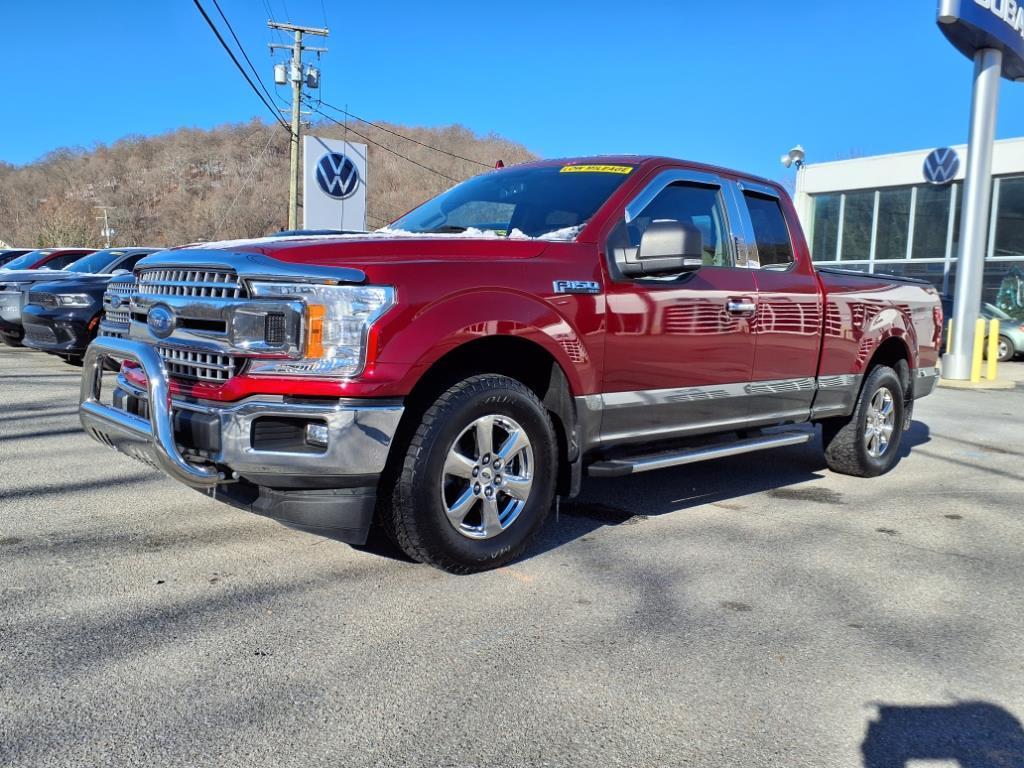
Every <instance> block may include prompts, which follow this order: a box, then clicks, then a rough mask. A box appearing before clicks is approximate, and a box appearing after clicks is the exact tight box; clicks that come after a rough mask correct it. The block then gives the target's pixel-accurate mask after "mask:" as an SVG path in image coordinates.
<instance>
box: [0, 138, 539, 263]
mask: <svg viewBox="0 0 1024 768" xmlns="http://www.w3.org/2000/svg"><path fill="white" fill-rule="evenodd" d="M352 127H353V129H354V130H358V132H359V133H360V134H362V135H363V136H365V137H367V138H369V139H371V140H372V141H373V142H376V143H377V144H379V145H383V146H384V147H388V148H390V149H392V150H394V152H397V153H400V154H401V155H405V156H406V157H408V158H410V159H412V160H415V161H416V162H417V163H420V164H422V165H424V166H427V167H428V168H431V169H434V170H436V171H438V172H439V173H440V174H444V175H445V176H449V177H451V178H454V179H458V180H461V179H465V178H469V177H470V176H473V175H476V174H477V173H480V172H483V171H485V170H486V168H485V167H484V166H482V165H476V164H474V163H470V162H467V161H466V160H462V159H458V158H456V157H453V156H451V155H447V154H442V153H439V152H435V151H433V150H432V149H428V148H426V147H423V146H420V145H417V144H415V143H413V142H410V141H407V140H405V139H403V138H400V137H398V136H396V135H394V134H393V133H390V132H389V131H394V132H397V133H401V134H403V135H404V136H409V137H411V138H413V139H416V140H417V141H419V142H422V143H423V144H427V145H431V146H434V147H441V148H444V149H446V150H448V151H449V152H451V153H452V154H454V155H461V156H462V157H465V158H471V159H474V160H478V161H479V162H480V163H483V164H485V165H486V166H493V165H494V163H495V162H496V161H497V160H499V159H500V160H503V161H504V162H505V163H506V164H508V165H511V164H513V163H519V162H523V161H525V160H529V159H532V157H533V155H531V153H530V152H529V151H528V150H527V149H526V148H525V147H523V146H522V145H520V144H516V143H513V142H511V141H507V140H505V139H502V138H500V137H497V136H493V135H491V136H477V135H475V134H474V133H472V132H471V131H469V130H467V129H465V128H463V127H461V126H450V127H446V128H436V129H432V128H410V127H405V126H394V125H388V124H380V127H379V128H378V127H372V126H368V125H365V124H362V123H355V124H353V126H352ZM311 132H312V133H314V134H316V135H318V136H325V137H329V138H339V139H340V138H345V137H346V133H348V136H347V137H348V139H349V140H350V141H354V142H363V143H367V142H364V140H363V139H362V138H360V137H359V136H357V135H355V134H354V133H352V132H347V131H346V129H345V128H343V127H341V126H337V125H334V124H318V125H315V126H314V127H313V129H312V131H311ZM288 149H289V144H288V133H287V131H285V130H283V129H282V128H281V127H279V126H270V125H267V124H265V123H262V122H259V121H253V122H251V123H245V124H233V125H225V126H222V127H219V128H216V129H213V130H197V129H190V128H182V129H179V130H177V131H174V132H173V133H168V134H164V135H161V136H154V137H141V136H128V137H126V138H124V139H121V140H120V141H117V142H115V143H114V144H111V145H109V146H107V145H97V146H95V147H93V148H91V149H83V148H74V149H68V148H65V149H59V150H56V151H54V152H51V153H49V154H48V155H46V156H44V157H43V158H41V159H40V160H38V161H36V162H34V163H30V164H27V165H23V166H13V165H9V164H4V163H0V241H6V242H7V243H10V244H12V245H18V246H23V247H42V246H52V245H84V246H99V245H101V244H102V238H101V236H100V229H101V225H100V224H99V222H98V221H97V219H96V217H97V215H98V214H99V211H98V210H97V208H96V206H99V205H105V206H111V210H110V212H109V215H110V224H111V227H112V228H113V229H115V230H116V233H117V234H116V235H115V237H114V238H113V242H114V244H116V245H157V246H171V245H178V244H182V243H187V242H192V241H197V240H213V239H222V238H235V237H255V236H260V235H265V234H269V233H271V232H275V231H277V230H280V229H282V228H284V227H285V225H286V223H287V206H288ZM367 175H368V177H369V179H368V184H367V189H368V194H367V208H368V217H367V226H369V227H377V226H381V225H383V224H385V223H387V222H389V221H391V220H393V219H394V218H396V217H398V216H400V215H401V214H402V213H404V212H405V211H407V210H409V209H410V208H412V207H413V206H415V205H417V204H418V203H420V202H422V201H423V200H425V199H427V198H429V197H431V196H433V195H435V194H437V193H438V192H441V191H442V190H444V189H446V188H447V187H449V186H451V184H452V182H451V181H449V180H447V179H445V178H443V177H442V176H440V175H438V174H435V173H432V172H430V171H428V170H425V169H423V168H421V167H419V166H417V165H415V164H413V163H410V162H408V161H407V160H404V159H402V158H400V157H398V156H397V155H396V154H394V153H393V152H389V151H387V150H386V149H382V148H381V147H380V146H375V145H374V144H370V146H369V165H368V173H367Z"/></svg>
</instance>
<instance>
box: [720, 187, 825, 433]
mask: <svg viewBox="0 0 1024 768" xmlns="http://www.w3.org/2000/svg"><path fill="white" fill-rule="evenodd" d="M734 194H736V195H737V197H738V198H740V200H739V202H740V203H741V206H740V207H741V211H742V213H743V216H744V227H745V229H746V232H745V234H746V240H747V242H748V243H749V247H748V249H747V266H748V267H749V268H750V271H751V274H752V275H753V276H754V283H755V285H756V287H757V316H756V319H755V322H754V340H755V351H754V374H753V383H752V384H751V387H750V398H749V402H750V410H751V420H752V421H753V422H756V423H778V422H782V421H804V420H806V419H807V418H808V417H809V415H810V409H811V403H812V402H813V400H814V394H815V391H816V379H815V377H816V375H817V368H818V355H819V352H820V348H821V334H822V327H823V322H822V317H823V315H822V296H821V290H820V288H819V286H818V279H817V277H816V276H815V274H814V270H813V267H812V266H811V261H810V256H809V254H808V253H807V248H806V246H805V245H804V241H803V239H802V237H799V236H798V237H794V236H793V235H794V232H795V233H797V234H799V232H800V230H799V229H798V227H799V224H798V223H797V222H796V220H795V218H792V217H788V216H787V214H786V209H785V208H784V207H783V204H782V201H781V199H780V198H779V193H778V192H777V191H776V190H775V189H773V188H772V187H768V186H766V185H761V184H755V183H748V182H741V183H739V184H738V185H737V186H736V187H735V188H734Z"/></svg>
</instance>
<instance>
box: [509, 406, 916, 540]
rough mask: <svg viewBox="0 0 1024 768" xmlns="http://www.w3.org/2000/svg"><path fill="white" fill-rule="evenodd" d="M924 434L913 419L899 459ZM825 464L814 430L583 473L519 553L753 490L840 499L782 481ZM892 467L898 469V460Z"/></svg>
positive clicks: (797, 480) (818, 475)
mask: <svg viewBox="0 0 1024 768" xmlns="http://www.w3.org/2000/svg"><path fill="white" fill-rule="evenodd" d="M930 440H931V433H930V431H929V429H928V426H927V425H926V424H924V423H922V422H920V421H915V422H913V423H912V424H911V427H910V429H909V430H907V431H906V433H904V435H903V439H902V441H901V443H900V459H901V460H902V459H905V458H906V457H907V456H909V455H910V454H911V453H912V452H913V450H914V449H915V448H917V447H918V446H920V445H924V444H926V443H928V442H929V441H930ZM826 469H827V464H826V463H825V456H824V453H823V451H822V446H821V439H820V436H819V437H818V438H817V439H815V440H812V441H811V442H810V443H807V444H806V445H802V446H798V447H795V448H784V449H779V450H774V451H764V452H760V453H750V454H745V455H741V456H733V457H729V458H725V459H716V460H713V461H707V462H702V463H699V464H690V465H687V466H682V467H678V468H676V469H664V470H660V471H657V472H651V473H645V474H641V475H634V476H631V477H624V478H617V479H614V480H593V479H587V480H585V481H584V486H583V487H584V490H583V493H582V494H581V495H580V496H579V497H578V498H576V499H571V500H566V501H563V502H562V503H561V508H560V514H559V518H560V519H559V520H558V522H557V523H555V521H554V519H552V520H550V521H549V522H548V524H547V525H546V526H545V528H544V530H543V531H542V532H541V535H540V537H539V539H538V540H537V542H536V543H535V544H534V545H533V546H532V547H531V548H530V549H528V550H527V551H526V553H525V555H524V557H523V558H522V559H528V558H530V557H534V556H536V555H540V554H542V553H544V552H547V551H549V550H552V549H556V548H558V547H560V546H562V545H564V544H567V543H569V542H571V541H574V540H575V539H578V538H581V537H583V536H586V535H587V534H589V533H592V532H593V531H595V530H597V529H599V528H602V527H604V526H616V525H628V524H630V523H634V522H638V521H641V520H646V519H647V518H649V517H657V516H659V515H664V514H667V513H669V512H685V511H686V510H689V509H693V508H695V507H699V506H702V505H704V504H713V505H718V506H721V507H723V508H725V509H729V510H733V511H742V510H743V509H745V508H746V507H745V506H744V505H742V504H738V503H736V502H737V501H738V500H741V499H742V498H743V497H745V496H750V495H752V494H757V493H765V492H769V493H771V494H772V495H775V496H778V497H782V498H787V499H792V500H794V501H809V502H816V503H819V504H825V505H842V504H843V503H844V502H843V501H842V500H841V495H840V494H838V493H835V492H834V491H833V490H831V489H830V488H828V486H827V484H818V485H813V486H809V487H807V488H799V489H792V490H787V486H792V485H799V484H801V483H807V482H809V481H811V480H823V479H825V477H826V476H825V475H823V474H822V472H824V471H825V470H826ZM893 471H894V472H899V471H900V470H899V464H897V465H896V467H895V468H894V469H893ZM554 517H555V515H554V513H552V518H554Z"/></svg>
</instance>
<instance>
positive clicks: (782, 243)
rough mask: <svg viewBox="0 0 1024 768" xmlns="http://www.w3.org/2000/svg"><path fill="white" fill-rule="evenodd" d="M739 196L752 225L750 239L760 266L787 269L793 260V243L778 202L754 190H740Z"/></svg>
mask: <svg viewBox="0 0 1024 768" xmlns="http://www.w3.org/2000/svg"><path fill="white" fill-rule="evenodd" d="M743 197H744V198H745V199H746V201H747V210H748V211H750V222H751V224H753V226H754V241H755V243H756V245H757V255H758V259H759V261H760V263H761V267H762V268H768V269H780V270H784V269H788V268H789V267H790V265H792V264H793V263H794V258H793V242H792V240H791V239H790V237H789V227H788V226H786V217H785V215H784V214H783V213H782V207H781V206H780V205H779V201H778V200H777V199H776V198H774V197H769V196H767V195H759V194H757V193H756V192H744V193H743Z"/></svg>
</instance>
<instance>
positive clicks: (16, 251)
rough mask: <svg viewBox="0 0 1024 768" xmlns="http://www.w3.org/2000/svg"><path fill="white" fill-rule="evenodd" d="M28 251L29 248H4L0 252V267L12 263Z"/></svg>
mask: <svg viewBox="0 0 1024 768" xmlns="http://www.w3.org/2000/svg"><path fill="white" fill-rule="evenodd" d="M30 250H31V249H30V248H6V249H4V250H2V251H0V267H2V266H4V265H5V264H7V263H9V262H12V261H14V260H15V259H16V258H18V257H19V256H24V255H25V254H26V253H28V252H29V251H30Z"/></svg>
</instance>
